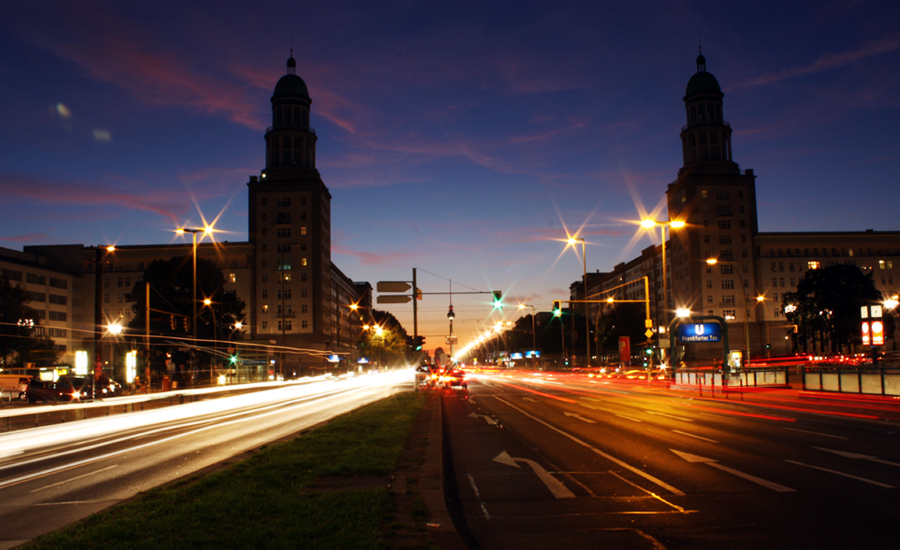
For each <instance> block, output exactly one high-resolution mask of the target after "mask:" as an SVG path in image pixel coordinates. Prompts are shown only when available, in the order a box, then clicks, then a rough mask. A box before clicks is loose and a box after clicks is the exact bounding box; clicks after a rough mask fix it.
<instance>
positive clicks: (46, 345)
mask: <svg viewBox="0 0 900 550" xmlns="http://www.w3.org/2000/svg"><path fill="white" fill-rule="evenodd" d="M29 301H30V300H29V299H28V294H27V293H26V292H25V289H24V288H22V287H21V286H18V285H13V284H12V283H11V282H10V280H9V278H7V277H5V276H4V277H0V360H3V362H4V363H7V364H15V365H21V364H24V363H26V362H29V363H39V364H53V363H54V362H56V360H57V359H58V358H59V352H58V351H57V350H56V346H55V344H54V343H53V340H51V339H50V338H46V337H38V336H35V335H34V327H35V326H38V325H39V324H40V319H39V318H38V312H37V311H35V310H34V309H33V308H31V307H30V306H29V305H28V303H29Z"/></svg>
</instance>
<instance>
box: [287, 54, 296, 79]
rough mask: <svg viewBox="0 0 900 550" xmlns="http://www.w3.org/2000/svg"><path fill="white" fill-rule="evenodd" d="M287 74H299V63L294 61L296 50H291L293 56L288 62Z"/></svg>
mask: <svg viewBox="0 0 900 550" xmlns="http://www.w3.org/2000/svg"><path fill="white" fill-rule="evenodd" d="M287 74H297V61H295V60H294V48H291V56H290V57H289V58H288V60H287Z"/></svg>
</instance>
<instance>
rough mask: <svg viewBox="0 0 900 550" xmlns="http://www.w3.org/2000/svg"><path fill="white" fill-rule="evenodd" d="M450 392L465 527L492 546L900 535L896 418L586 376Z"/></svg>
mask: <svg viewBox="0 0 900 550" xmlns="http://www.w3.org/2000/svg"><path fill="white" fill-rule="evenodd" d="M440 391H442V392H443V408H444V417H445V419H444V420H445V430H446V436H447V437H448V442H449V447H450V449H451V452H452V465H453V471H454V474H455V475H454V477H455V481H456V490H457V492H458V496H459V499H460V500H459V504H461V509H462V521H461V522H460V521H459V518H458V521H457V523H458V527H460V528H461V530H462V531H463V532H466V531H468V533H466V534H467V535H471V538H472V540H474V541H476V543H475V544H476V545H477V546H479V547H480V548H482V549H484V550H488V549H500V548H515V549H517V550H523V549H526V550H527V549H538V548H623V549H632V548H633V549H644V548H647V549H651V548H652V549H662V548H666V549H675V548H691V549H713V548H715V549H721V548H727V549H729V550H737V549H744V548H746V549H759V548H765V549H777V548H790V549H792V550H796V549H797V548H817V549H826V548H841V549H847V548H867V549H873V548H896V547H897V545H898V543H897V531H896V529H897V524H898V521H900V493H898V491H900V423H897V422H890V421H877V420H867V419H865V417H868V416H870V415H868V414H857V412H855V411H850V410H848V409H847V408H846V406H840V405H835V406H830V405H825V404H822V403H814V404H811V405H803V406H794V405H792V404H791V403H785V402H780V403H779V402H771V403H762V405H763V406H760V405H759V404H750V403H742V402H740V401H726V400H724V399H721V398H720V399H707V398H703V399H700V398H699V397H698V396H696V395H686V394H683V393H678V392H672V391H668V390H666V389H665V388H664V387H656V386H648V385H647V383H646V381H627V380H606V379H604V380H597V379H588V378H587V377H585V376H559V375H557V376H551V375H538V376H536V375H531V374H526V373H518V374H517V373H508V374H506V375H503V376H500V375H483V376H478V377H471V379H470V381H469V389H468V391H465V390H456V389H454V390H440ZM804 409H805V410H804ZM809 410H815V411H817V412H808V411H809ZM462 523H464V525H462Z"/></svg>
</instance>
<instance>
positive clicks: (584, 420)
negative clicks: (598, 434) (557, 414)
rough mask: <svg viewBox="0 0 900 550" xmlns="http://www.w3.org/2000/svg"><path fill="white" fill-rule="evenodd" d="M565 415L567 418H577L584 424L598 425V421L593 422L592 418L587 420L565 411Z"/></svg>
mask: <svg viewBox="0 0 900 550" xmlns="http://www.w3.org/2000/svg"><path fill="white" fill-rule="evenodd" d="M563 414H564V415H566V416H569V417H574V418H577V419H578V420H581V421H582V422H587V423H588V424H596V423H597V421H595V420H591V419H590V418H585V417H583V416H581V415H580V414H575V413H570V412H569V411H564V412H563Z"/></svg>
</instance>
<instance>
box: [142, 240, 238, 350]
mask: <svg viewBox="0 0 900 550" xmlns="http://www.w3.org/2000/svg"><path fill="white" fill-rule="evenodd" d="M147 283H149V284H150V289H151V290H150V308H151V312H150V334H151V335H155V336H160V335H161V336H177V337H182V338H183V337H187V336H192V335H193V331H194V327H193V325H192V324H193V323H194V319H193V311H194V304H193V293H194V291H193V284H194V272H193V262H192V257H191V256H178V257H175V258H172V259H169V260H154V261H152V262H150V264H149V265H148V266H147V269H146V270H145V271H144V274H143V275H142V277H141V279H140V280H138V281H137V282H136V283H135V285H134V288H133V289H132V291H131V294H129V295H128V296H127V299H128V300H129V301H132V302H134V303H133V305H132V311H133V312H134V315H133V317H132V320H131V322H130V323H129V324H128V329H129V332H130V333H131V334H132V335H141V334H144V331H145V330H146V322H147V321H146V296H147V293H146V286H145V285H146V284H147ZM205 298H209V299H210V300H211V301H212V303H211V304H210V305H209V306H207V305H204V304H203V300H204V299H205ZM197 301H198V302H199V303H198V304H197V319H196V322H197V327H196V328H197V338H198V339H200V340H207V341H209V340H230V339H231V331H232V330H233V329H232V328H231V327H233V326H234V324H235V323H236V322H238V321H240V320H242V319H243V318H244V301H243V300H241V299H240V298H238V296H237V293H236V292H235V291H233V290H228V291H226V290H225V275H224V274H223V273H222V270H221V269H219V268H217V267H216V266H215V264H213V263H212V262H211V261H209V260H206V259H203V258H197ZM213 316H215V317H213ZM208 347H210V348H212V347H213V346H208Z"/></svg>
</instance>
